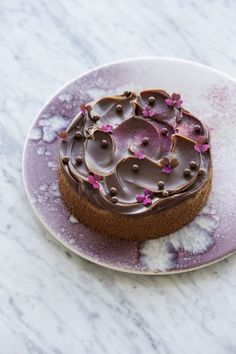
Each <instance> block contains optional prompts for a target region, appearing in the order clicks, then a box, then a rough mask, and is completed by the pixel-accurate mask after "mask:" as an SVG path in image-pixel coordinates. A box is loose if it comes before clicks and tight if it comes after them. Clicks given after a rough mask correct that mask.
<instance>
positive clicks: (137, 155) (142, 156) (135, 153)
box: [134, 150, 145, 160]
mask: <svg viewBox="0 0 236 354" xmlns="http://www.w3.org/2000/svg"><path fill="white" fill-rule="evenodd" d="M134 157H137V159H139V160H143V159H144V158H145V155H144V154H143V153H142V151H140V150H139V151H135V152H134Z"/></svg>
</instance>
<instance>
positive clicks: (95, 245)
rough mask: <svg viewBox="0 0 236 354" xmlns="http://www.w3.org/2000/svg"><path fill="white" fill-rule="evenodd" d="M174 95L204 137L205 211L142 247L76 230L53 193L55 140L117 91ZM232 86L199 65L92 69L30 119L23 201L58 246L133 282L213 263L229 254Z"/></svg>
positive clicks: (173, 62) (234, 121)
mask: <svg viewBox="0 0 236 354" xmlns="http://www.w3.org/2000/svg"><path fill="white" fill-rule="evenodd" d="M145 88H161V89H164V90H166V91H168V92H170V93H172V92H179V93H181V96H182V98H183V100H184V107H185V108H186V109H188V110H189V111H191V112H192V113H193V114H195V115H197V116H198V117H199V118H200V119H201V120H202V121H203V122H204V123H206V124H207V125H208V127H209V129H210V132H211V145H212V158H213V167H214V177H213V188H212V192H211V195H210V197H209V200H208V202H207V205H206V206H205V207H204V209H203V210H202V212H201V213H200V214H199V215H198V217H197V218H195V220H193V222H191V223H190V224H188V225H187V226H185V227H184V228H182V229H181V230H179V231H177V232H175V233H173V234H171V235H168V236H165V237H162V238H159V239H154V240H149V241H145V242H142V243H139V242H135V241H133V242H131V241H125V240H113V239H109V238H108V237H106V236H103V235H101V234H98V233H96V232H94V231H91V230H90V229H88V228H87V227H85V226H84V225H82V224H80V223H79V222H78V220H76V219H75V218H74V216H73V215H71V214H70V213H69V211H68V210H67V208H66V207H65V205H64V203H63V201H62V199H61V197H60V193H59V191H58V185H57V168H58V163H57V160H58V145H59V141H58V139H57V138H56V133H57V132H59V131H61V130H64V129H65V128H67V126H68V124H69V123H70V122H71V120H72V119H73V117H74V116H75V115H76V114H77V113H78V111H79V106H80V104H81V103H83V102H88V101H91V100H94V99H97V98H99V97H101V96H104V95H109V94H114V93H121V92H123V91H124V90H134V91H135V90H141V89H145ZM235 96H236V81H234V80H233V79H232V78H230V77H229V76H227V75H225V74H223V73H220V72H219V71H216V70H214V69H211V68H209V67H206V66H203V65H201V64H197V63H193V62H189V61H184V60H180V59H174V58H153V57H148V58H135V59H129V60H124V61H119V62H115V63H111V64H107V65H105V66H102V67H99V68H95V69H94V70H91V71H89V72H87V73H85V74H84V75H81V76H80V77H78V78H76V79H75V80H73V81H72V82H70V83H69V84H67V85H66V86H65V87H63V88H62V89H61V90H60V91H58V92H57V93H56V94H55V95H54V96H53V97H52V98H51V99H50V100H49V101H48V102H47V103H46V104H45V106H44V107H43V109H42V110H41V112H40V113H39V114H38V115H37V117H36V119H35V120H34V122H33V125H32V127H31V129H30V131H29V134H28V136H27V139H26V144H25V149H24V155H23V177H24V183H25V188H26V192H27V196H28V198H29V201H30V203H31V205H32V207H33V209H34V211H35V213H36V215H37V216H38V218H39V219H40V221H41V222H42V223H43V224H44V226H45V227H46V228H47V229H48V231H49V232H50V233H51V234H52V235H53V236H54V237H55V238H56V239H57V240H58V241H60V242H61V243H62V244H64V246H66V247H67V248H69V249H70V250H71V251H73V252H75V253H77V254H78V255H80V256H81V257H84V258H86V259H88V260H90V261H92V262H94V263H97V264H100V265H103V266H105V267H108V268H112V269H115V270H120V271H124V272H130V273H138V274H147V275H150V274H171V273H177V272H184V271H189V270H193V269H197V268H201V267H204V266H206V265H209V264H212V263H214V262H217V261H219V260H221V259H223V258H225V257H227V256H229V255H231V254H233V253H234V252H235V251H236V235H235V230H236V207H235V200H236V159H235V152H236V128H235V127H236V100H235Z"/></svg>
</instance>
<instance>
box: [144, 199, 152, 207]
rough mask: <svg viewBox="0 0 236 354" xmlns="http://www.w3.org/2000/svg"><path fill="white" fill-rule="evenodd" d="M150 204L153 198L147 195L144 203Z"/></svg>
mask: <svg viewBox="0 0 236 354" xmlns="http://www.w3.org/2000/svg"><path fill="white" fill-rule="evenodd" d="M148 204H152V199H151V198H149V197H146V198H145V199H144V201H143V205H148Z"/></svg>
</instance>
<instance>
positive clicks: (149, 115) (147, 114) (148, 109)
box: [142, 106, 156, 118]
mask: <svg viewBox="0 0 236 354" xmlns="http://www.w3.org/2000/svg"><path fill="white" fill-rule="evenodd" d="M142 115H143V116H144V117H146V118H152V117H154V116H155V115H156V112H155V111H154V109H152V108H151V107H150V106H145V107H144V110H143V111H142Z"/></svg>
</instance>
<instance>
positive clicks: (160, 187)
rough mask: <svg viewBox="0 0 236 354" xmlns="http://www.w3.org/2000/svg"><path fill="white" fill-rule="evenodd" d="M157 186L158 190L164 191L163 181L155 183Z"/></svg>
mask: <svg viewBox="0 0 236 354" xmlns="http://www.w3.org/2000/svg"><path fill="white" fill-rule="evenodd" d="M157 185H158V188H159V189H164V185H165V183H164V182H163V181H159V182H158V183H157Z"/></svg>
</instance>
